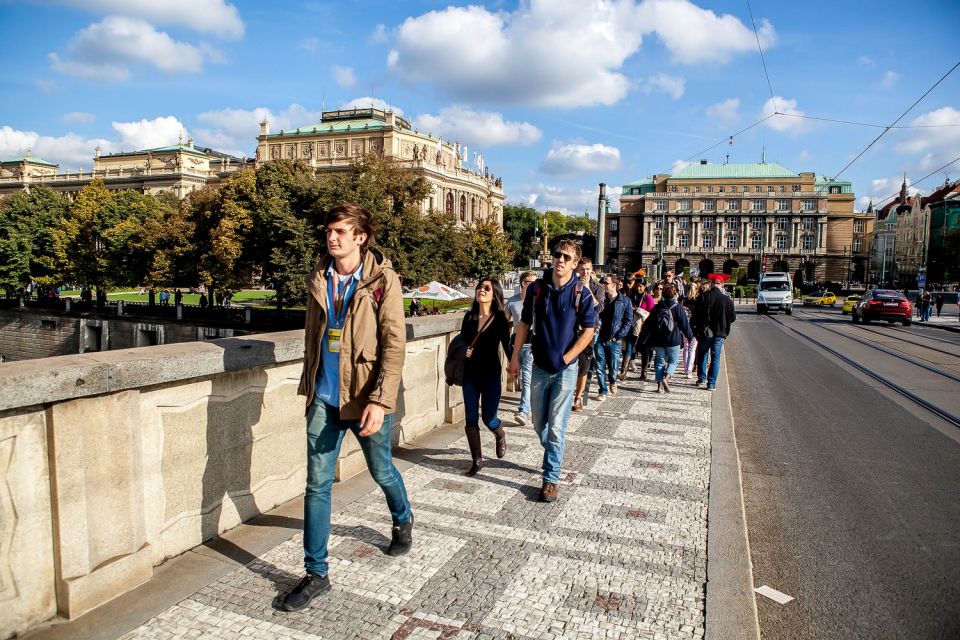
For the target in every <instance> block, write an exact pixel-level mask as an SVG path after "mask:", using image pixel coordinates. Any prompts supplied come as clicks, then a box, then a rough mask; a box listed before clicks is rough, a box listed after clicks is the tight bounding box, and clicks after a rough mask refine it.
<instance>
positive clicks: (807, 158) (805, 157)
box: [797, 149, 813, 162]
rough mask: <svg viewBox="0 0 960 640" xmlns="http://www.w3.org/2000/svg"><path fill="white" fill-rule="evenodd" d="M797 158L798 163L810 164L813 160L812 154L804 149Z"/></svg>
mask: <svg viewBox="0 0 960 640" xmlns="http://www.w3.org/2000/svg"><path fill="white" fill-rule="evenodd" d="M797 158H798V159H799V160H800V162H811V161H812V160H813V154H812V153H810V152H809V151H807V150H806V149H803V150H802V151H801V152H800V155H799V156H797Z"/></svg>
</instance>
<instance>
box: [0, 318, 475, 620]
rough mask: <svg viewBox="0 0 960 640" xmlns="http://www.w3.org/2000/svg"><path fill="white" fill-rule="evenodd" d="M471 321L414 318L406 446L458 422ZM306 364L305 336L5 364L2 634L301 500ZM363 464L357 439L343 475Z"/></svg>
mask: <svg viewBox="0 0 960 640" xmlns="http://www.w3.org/2000/svg"><path fill="white" fill-rule="evenodd" d="M461 317H462V316H461V314H448V315H444V316H430V317H424V318H411V319H408V320H407V325H406V326H407V348H406V362H405V365H404V371H403V382H402V387H401V395H400V398H399V401H398V407H397V414H396V415H397V419H396V425H397V426H396V427H395V432H394V437H395V440H396V441H397V442H398V443H406V442H409V441H411V440H412V439H414V438H416V437H417V436H419V435H421V434H423V433H425V432H427V431H430V430H432V429H435V428H437V427H439V426H441V425H443V424H444V423H450V422H455V421H458V420H460V419H462V416H463V403H462V396H461V394H460V389H459V387H452V388H451V387H447V385H446V384H445V383H444V381H443V361H444V358H445V356H446V351H447V345H448V344H449V342H450V340H451V339H452V338H453V336H455V335H456V333H457V332H458V331H459V328H460V321H461ZM302 362H303V331H302V330H299V331H286V332H282V333H271V334H261V335H257V336H251V337H244V338H228V339H223V340H216V341H212V342H190V343H179V344H169V345H161V346H155V347H144V348H136V349H125V350H119V351H110V352H99V353H87V354H83V355H77V356H61V357H55V358H44V359H39V360H27V361H22V362H13V363H8V364H3V365H0V390H2V393H0V478H2V480H3V481H2V482H0V601H2V602H3V605H4V606H3V607H2V609H0V637H4V638H5V637H9V636H11V635H14V634H17V633H19V632H22V631H23V630H24V629H26V628H28V627H30V626H32V625H35V624H37V623H39V622H42V621H44V620H47V619H49V618H51V617H53V616H55V615H57V614H58V613H59V614H60V615H62V616H64V617H67V618H74V617H76V616H78V615H81V614H83V613H84V612H86V611H89V610H90V609H92V608H94V607H96V606H98V605H100V604H102V603H104V602H106V601H108V600H110V599H112V598H114V597H116V596H118V595H120V594H122V593H124V592H126V591H129V590H130V589H132V588H134V587H136V586H137V585H139V584H142V583H144V582H145V581H147V580H149V579H150V578H151V576H152V575H153V571H154V567H156V566H157V565H159V564H160V563H162V562H163V561H164V560H165V559H167V558H170V557H172V556H175V555H178V554H180V553H183V552H184V551H187V550H188V549H191V548H193V547H194V546H196V545H198V544H200V543H202V542H203V541H204V540H207V539H209V538H212V537H214V536H217V535H219V534H220V533H222V532H223V531H225V530H227V529H230V528H232V527H234V526H236V525H237V524H239V523H240V522H242V521H245V520H247V519H249V518H252V517H254V516H255V515H257V514H259V513H261V512H264V511H267V510H269V509H271V508H273V507H274V506H276V505H278V504H281V503H283V502H286V501H288V500H291V499H293V498H295V497H296V496H298V495H300V494H301V493H302V492H303V487H304V483H305V478H306V470H305V462H306V453H305V438H304V432H305V418H304V414H305V412H304V399H303V398H302V397H299V396H297V395H296V391H297V385H298V382H299V379H300V373H301V369H302ZM364 468H365V463H364V460H363V456H362V453H361V451H360V449H359V445H358V444H357V442H356V440H355V439H354V437H353V436H352V434H347V437H346V438H345V440H344V444H343V448H342V451H341V454H340V459H339V461H338V468H337V479H338V480H340V479H343V478H346V477H349V476H351V475H353V474H356V473H359V472H360V471H362V470H363V469H364Z"/></svg>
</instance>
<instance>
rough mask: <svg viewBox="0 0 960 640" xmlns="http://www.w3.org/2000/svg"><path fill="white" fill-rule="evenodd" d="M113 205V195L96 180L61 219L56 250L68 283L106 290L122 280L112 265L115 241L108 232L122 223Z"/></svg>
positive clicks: (55, 232) (79, 194)
mask: <svg viewBox="0 0 960 640" xmlns="http://www.w3.org/2000/svg"><path fill="white" fill-rule="evenodd" d="M113 205H114V200H113V194H112V193H110V191H109V190H107V187H106V186H105V185H104V183H103V180H102V179H100V178H97V179H95V180H93V181H92V182H91V183H90V184H88V185H87V186H85V187H84V188H83V189H81V190H80V193H78V194H77V198H76V200H74V201H73V204H72V205H71V206H70V209H69V210H68V211H67V213H66V215H65V216H64V217H63V218H61V220H60V224H59V226H58V227H57V228H56V230H55V231H54V233H53V246H54V252H55V254H56V259H57V264H58V265H59V267H60V270H61V273H62V275H63V278H64V279H65V280H66V281H68V282H74V283H78V284H83V285H92V286H95V287H97V288H98V289H103V288H104V287H107V286H110V285H111V284H113V283H114V282H115V281H116V279H117V278H118V276H120V277H122V274H119V273H117V272H116V271H114V270H112V269H111V266H112V265H111V264H110V256H111V254H112V253H113V252H112V250H111V249H112V248H111V247H110V246H108V243H109V242H110V240H111V239H113V238H112V237H111V235H110V233H109V232H110V230H111V229H112V228H113V227H114V226H116V225H117V224H118V223H119V222H120V220H119V219H117V217H116V216H117V213H118V209H117V208H116V207H114V206H113Z"/></svg>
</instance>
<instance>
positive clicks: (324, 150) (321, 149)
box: [317, 142, 330, 158]
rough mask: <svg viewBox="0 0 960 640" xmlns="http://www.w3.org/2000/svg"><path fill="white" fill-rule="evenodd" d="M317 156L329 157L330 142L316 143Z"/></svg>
mask: <svg viewBox="0 0 960 640" xmlns="http://www.w3.org/2000/svg"><path fill="white" fill-rule="evenodd" d="M317 157H318V158H329V157H330V143H329V142H318V143H317Z"/></svg>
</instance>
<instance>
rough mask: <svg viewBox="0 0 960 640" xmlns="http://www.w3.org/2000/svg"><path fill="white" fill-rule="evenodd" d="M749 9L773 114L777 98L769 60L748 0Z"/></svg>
mask: <svg viewBox="0 0 960 640" xmlns="http://www.w3.org/2000/svg"><path fill="white" fill-rule="evenodd" d="M747 11H749V12H750V24H752V25H753V35H754V37H756V39H757V50H759V51H760V62H761V63H762V64H763V75H764V76H766V78H767V88H768V89H770V103H771V104H772V105H773V115H776V114H777V111H778V109H777V98H776V97H775V96H774V95H773V84H772V83H771V82H770V73H769V72H768V71H767V61H766V59H765V58H764V57H763V47H761V46H760V34H759V33H758V32H757V21H756V20H754V19H753V8H752V7H751V6H750V0H747Z"/></svg>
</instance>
